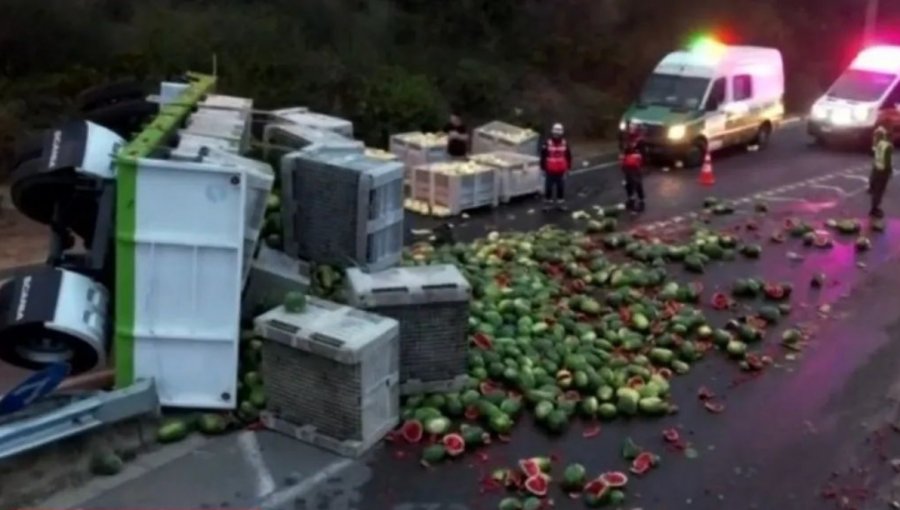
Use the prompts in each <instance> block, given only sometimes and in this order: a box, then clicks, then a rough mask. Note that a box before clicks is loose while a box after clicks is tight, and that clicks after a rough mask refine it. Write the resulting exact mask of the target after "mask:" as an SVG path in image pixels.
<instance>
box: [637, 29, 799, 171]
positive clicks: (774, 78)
mask: <svg viewBox="0 0 900 510" xmlns="http://www.w3.org/2000/svg"><path fill="white" fill-rule="evenodd" d="M783 97H784V66H783V62H782V58H781V53H780V52H779V51H778V50H776V49H772V48H761V47H753V46H727V45H724V44H720V43H717V42H716V41H714V40H711V39H707V40H702V41H700V42H698V43H697V44H695V45H694V46H693V47H691V48H690V49H688V50H685V51H676V52H673V53H670V54H668V55H666V56H665V57H664V58H663V59H662V61H660V63H659V64H658V65H657V66H656V68H655V69H654V71H653V73H652V74H651V75H650V77H649V78H648V79H647V81H646V83H645V84H644V87H643V89H642V90H641V93H640V95H639V96H638V98H637V100H636V101H635V102H634V103H633V104H632V105H631V106H630V107H629V108H628V110H627V111H626V112H625V114H624V115H623V116H622V120H621V122H620V124H619V132H620V138H621V136H622V135H623V134H624V133H625V132H626V131H628V130H629V129H637V130H638V131H639V132H640V133H641V135H642V144H643V149H644V152H645V153H646V154H647V155H648V156H650V157H651V158H653V159H657V160H660V159H661V160H665V161H675V162H681V163H684V165H685V166H688V167H694V168H695V167H698V166H700V165H701V164H702V162H703V158H704V156H705V154H706V152H707V151H715V150H718V149H721V148H724V147H729V146H734V145H740V144H747V145H759V146H760V147H765V146H766V144H767V143H768V141H769V137H770V135H771V134H772V132H773V131H774V129H775V128H776V127H777V126H778V125H779V124H780V123H781V121H782V120H783V118H784V103H783Z"/></svg>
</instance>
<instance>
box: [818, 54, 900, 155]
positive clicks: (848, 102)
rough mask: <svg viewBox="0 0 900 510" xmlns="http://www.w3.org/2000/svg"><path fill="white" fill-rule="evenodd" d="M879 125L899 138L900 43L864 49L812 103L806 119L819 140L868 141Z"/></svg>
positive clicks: (863, 142) (868, 142) (891, 135)
mask: <svg viewBox="0 0 900 510" xmlns="http://www.w3.org/2000/svg"><path fill="white" fill-rule="evenodd" d="M877 126H884V127H885V128H886V129H887V130H888V134H889V136H890V137H891V139H892V140H894V141H897V140H900V46H873V47H870V48H866V49H864V50H863V51H861V52H860V53H859V55H857V56H856V58H855V59H854V60H853V62H851V64H850V67H848V68H847V70H846V71H844V73H843V74H841V76H840V77H839V78H838V79H837V81H835V82H834V84H833V85H832V86H831V88H829V89H828V92H826V93H825V95H824V96H822V97H821V98H819V100H818V101H816V102H815V103H814V104H813V107H812V111H811V112H810V115H809V120H808V121H807V131H808V132H809V134H810V135H811V136H812V137H813V139H814V140H815V141H816V142H818V143H820V144H828V143H832V142H836V141H845V142H853V143H861V144H866V145H869V144H871V141H872V132H873V131H874V130H875V128H876V127H877Z"/></svg>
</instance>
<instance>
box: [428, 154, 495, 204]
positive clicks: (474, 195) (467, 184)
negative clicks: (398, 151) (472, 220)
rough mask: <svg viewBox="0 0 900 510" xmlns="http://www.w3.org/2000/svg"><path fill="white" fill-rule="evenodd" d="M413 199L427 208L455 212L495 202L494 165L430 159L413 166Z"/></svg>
mask: <svg viewBox="0 0 900 510" xmlns="http://www.w3.org/2000/svg"><path fill="white" fill-rule="evenodd" d="M411 187H412V190H411V191H412V193H411V194H412V199H413V200H415V201H418V202H421V203H423V204H425V205H426V206H427V208H428V210H430V211H442V210H445V211H446V212H447V213H448V214H450V215H456V214H459V213H461V212H463V211H466V210H469V209H476V208H479V207H485V206H489V205H490V206H497V204H498V200H499V195H498V187H499V185H498V180H497V172H496V170H495V169H494V168H492V167H489V166H485V165H479V164H478V163H474V162H463V161H459V162H457V161H453V162H443V163H432V164H430V165H425V166H420V167H417V168H414V169H413V179H412V183H411Z"/></svg>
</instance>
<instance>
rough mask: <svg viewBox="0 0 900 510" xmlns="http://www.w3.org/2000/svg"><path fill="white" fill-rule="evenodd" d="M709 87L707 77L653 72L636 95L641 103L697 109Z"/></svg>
mask: <svg viewBox="0 0 900 510" xmlns="http://www.w3.org/2000/svg"><path fill="white" fill-rule="evenodd" d="M707 87H709V78H695V77H691V76H678V75H675V74H661V73H653V74H651V75H650V78H649V79H648V80H647V83H646V84H644V89H643V90H642V91H641V95H640V96H639V97H638V103H639V104H641V105H656V106H668V107H670V108H675V109H686V110H697V109H699V108H700V103H701V102H702V101H703V96H704V95H705V94H706V89H707Z"/></svg>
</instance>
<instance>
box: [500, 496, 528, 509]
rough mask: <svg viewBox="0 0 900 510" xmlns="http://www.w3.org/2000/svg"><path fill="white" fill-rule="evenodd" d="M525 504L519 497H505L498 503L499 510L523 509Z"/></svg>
mask: <svg viewBox="0 0 900 510" xmlns="http://www.w3.org/2000/svg"><path fill="white" fill-rule="evenodd" d="M524 507H525V505H523V504H522V501H520V500H519V498H513V497H507V498H503V499H502V500H501V501H500V503H499V504H498V505H497V510H522V509H523V508H524Z"/></svg>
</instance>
